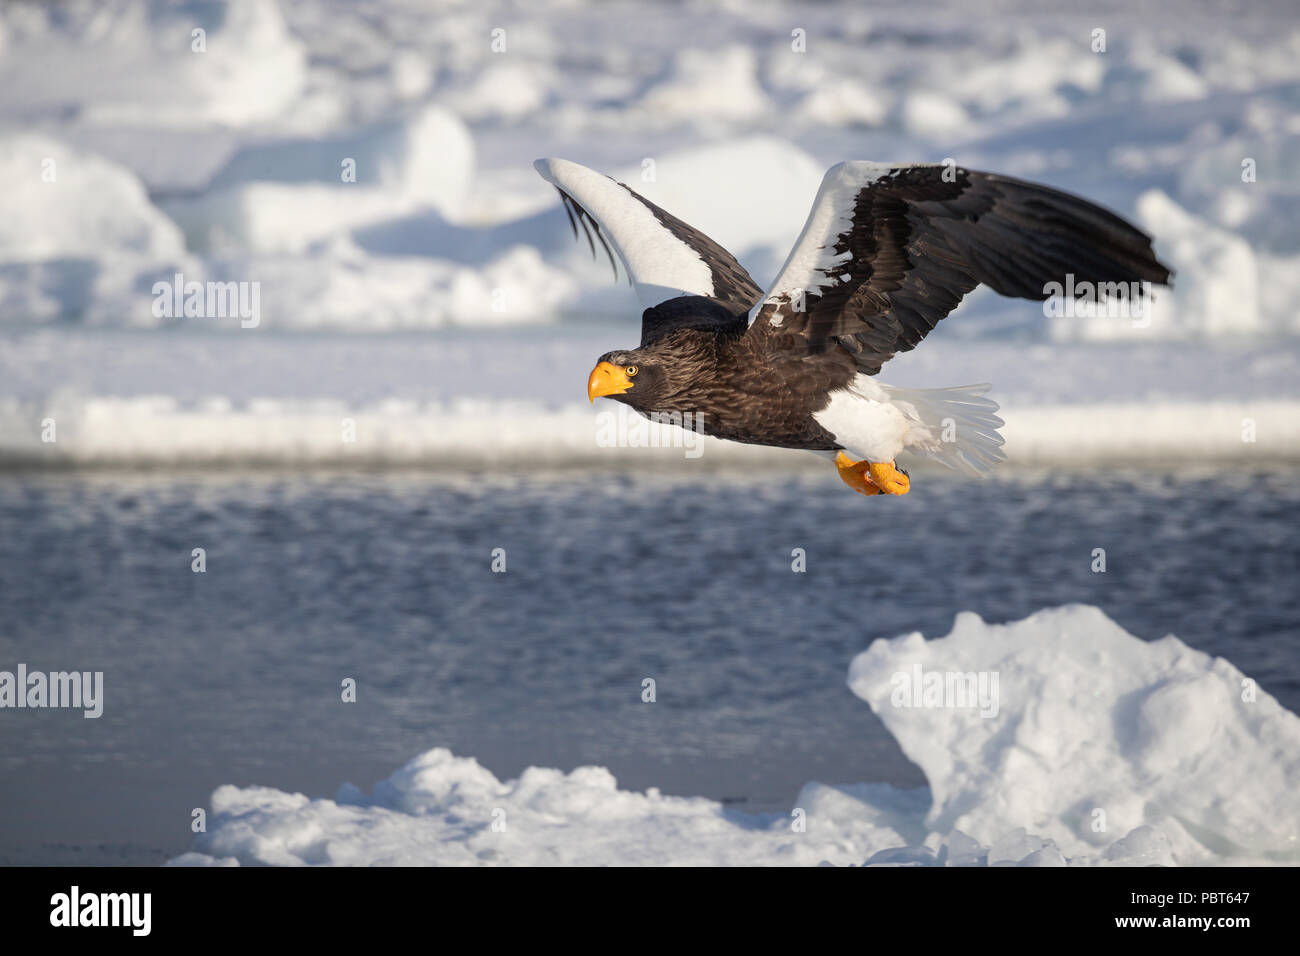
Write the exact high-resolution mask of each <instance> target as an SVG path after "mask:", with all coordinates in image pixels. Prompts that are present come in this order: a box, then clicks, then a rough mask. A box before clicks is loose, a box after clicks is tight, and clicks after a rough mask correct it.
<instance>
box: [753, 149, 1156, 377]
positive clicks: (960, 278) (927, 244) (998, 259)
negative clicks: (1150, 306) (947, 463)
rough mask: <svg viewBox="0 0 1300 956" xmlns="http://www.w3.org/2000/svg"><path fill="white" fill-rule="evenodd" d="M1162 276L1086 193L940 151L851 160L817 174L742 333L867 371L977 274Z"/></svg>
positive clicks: (1016, 282) (1131, 232)
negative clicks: (848, 360)
mask: <svg viewBox="0 0 1300 956" xmlns="http://www.w3.org/2000/svg"><path fill="white" fill-rule="evenodd" d="M1068 275H1071V276H1073V278H1074V284H1075V286H1077V285H1078V284H1079V283H1082V282H1093V283H1097V282H1153V283H1165V284H1167V283H1168V281H1169V276H1170V272H1169V270H1168V269H1167V268H1165V267H1164V266H1163V265H1161V264H1160V263H1159V262H1157V261H1156V258H1155V256H1154V254H1153V253H1152V251H1151V239H1150V237H1149V236H1147V235H1145V234H1144V233H1142V232H1140V231H1139V230H1138V229H1136V228H1134V227H1133V226H1131V225H1130V224H1129V223H1127V222H1125V221H1124V220H1123V219H1121V218H1119V217H1118V216H1116V215H1114V214H1112V213H1109V212H1107V211H1106V210H1104V209H1102V208H1100V207H1099V206H1095V205H1093V204H1092V203H1090V202H1087V201H1086V200H1083V199H1079V198H1078V197H1076V196H1071V195H1069V194H1067V193H1063V192H1060V191H1058V190H1055V189H1049V188H1048V187H1046V186H1039V185H1036V184H1034V183H1027V182H1024V181H1022V180H1018V179H1012V178H1010V177H1007V176H998V175H995V174H992V173H981V172H976V171H974V170H968V169H962V168H960V167H954V166H948V165H943V164H928V163H927V164H919V163H918V164H913V165H907V164H888V163H866V162H850V163H840V164H839V165H838V166H833V167H831V169H830V170H828V171H827V173H826V176H825V178H824V179H823V180H822V185H821V189H820V190H819V191H818V193H817V198H816V200H815V201H814V202H813V208H812V212H811V213H810V214H809V216H808V222H807V223H806V224H805V225H804V229H803V233H802V234H801V235H800V236H799V240H798V242H796V243H795V246H794V249H793V250H792V251H791V253H790V257H789V258H788V259H787V260H786V263H785V266H784V267H783V268H782V269H781V274H780V275H779V276H778V277H777V280H776V282H775V283H774V284H773V285H772V288H771V290H770V291H769V292H768V294H767V296H766V297H765V298H764V300H763V303H762V304H761V305H760V306H759V307H758V308H757V309H756V310H755V313H754V316H753V321H752V323H751V326H750V330H749V333H748V334H750V335H769V336H771V341H770V343H769V345H770V347H771V348H773V349H778V350H783V351H789V352H791V353H792V354H795V355H798V354H803V355H815V354H819V353H822V352H826V351H829V350H830V349H833V348H835V347H836V346H839V347H842V348H844V349H846V350H847V351H848V352H850V353H851V354H852V355H853V356H854V359H855V360H856V362H857V367H858V370H859V371H861V372H864V373H866V374H867V375H874V374H876V373H877V372H879V371H880V367H881V366H882V365H883V364H884V363H885V362H887V361H889V359H890V358H892V357H893V356H894V354H895V353H897V352H905V351H907V350H908V349H912V348H915V347H916V345H917V343H919V342H920V341H921V340H922V339H923V338H925V336H926V334H927V333H929V331H930V330H931V329H933V328H934V327H935V325H937V324H938V322H939V320H940V319H942V318H943V317H944V316H945V315H947V314H948V313H949V312H951V311H952V310H953V309H955V308H956V307H957V305H958V303H959V302H961V300H962V297H963V296H964V295H966V293H968V292H970V291H971V290H972V289H974V288H975V287H976V286H977V285H979V284H980V283H981V282H982V283H984V284H985V285H988V286H990V287H991V288H992V289H994V290H995V291H997V292H999V293H1001V294H1002V295H1007V296H1015V297H1017V298H1023V299H1036V300H1039V301H1042V300H1044V299H1047V298H1049V296H1050V294H1052V293H1051V292H1049V284H1050V283H1054V282H1057V283H1061V285H1062V287H1065V286H1066V282H1067V279H1066V277H1067V276H1068Z"/></svg>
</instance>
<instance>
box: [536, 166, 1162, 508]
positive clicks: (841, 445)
mask: <svg viewBox="0 0 1300 956" xmlns="http://www.w3.org/2000/svg"><path fill="white" fill-rule="evenodd" d="M534 166H535V168H536V169H537V171H538V172H539V173H541V174H542V177H543V178H544V179H546V180H547V181H548V182H550V183H551V184H552V185H554V186H555V188H556V189H557V190H559V193H560V199H561V201H562V203H563V204H564V207H565V211H566V212H567V213H568V215H569V224H570V225H571V226H572V227H573V232H574V236H575V238H576V237H577V234H578V228H579V226H581V227H582V229H583V231H584V233H585V234H586V238H587V242H588V244H589V245H590V246H591V250H592V254H593V255H594V254H595V252H596V242H597V241H599V243H600V244H601V247H602V248H603V249H604V251H605V253H606V254H607V255H608V256H609V260H610V264H611V266H612V267H613V269H614V274H615V278H617V276H618V265H617V263H616V262H615V256H617V257H618V259H619V260H621V261H622V263H623V267H624V269H625V270H626V272H627V275H628V278H629V280H630V281H631V283H632V285H633V286H634V287H635V289H636V292H637V296H638V298H639V299H640V300H641V304H642V306H643V307H644V308H645V311H644V312H643V313H642V316H641V343H640V345H638V346H637V347H636V348H633V349H618V350H615V351H612V352H607V353H606V354H605V355H602V356H601V357H600V360H599V361H598V362H597V364H596V367H595V369H593V370H592V373H591V376H590V378H589V379H588V382H587V395H588V397H589V398H590V399H591V401H593V402H594V401H595V400H596V399H597V398H599V397H602V396H604V397H608V398H611V399H614V400H615V401H619V402H623V403H625V404H627V405H630V406H631V407H632V408H634V409H636V410H637V411H638V412H640V413H641V414H643V415H645V416H647V417H650V418H652V419H655V420H660V421H670V422H681V421H687V422H691V423H693V424H694V426H695V427H696V429H697V430H698V431H702V432H704V433H706V434H709V435H714V436H716V437H718V438H724V439H729V440H731V441H737V442H745V443H748V444H755V445H771V446H775V447H778V448H799V449H804V450H806V451H811V452H814V453H816V454H819V455H822V456H823V457H825V458H827V459H828V460H830V461H833V462H834V463H835V466H836V468H837V469H838V471H839V474H840V477H841V478H842V479H843V480H844V482H845V483H846V484H847V485H849V487H851V488H853V489H854V490H855V491H858V492H860V493H862V494H864V495H880V494H886V495H902V494H906V493H907V492H908V491H909V489H910V487H911V480H910V479H909V477H908V475H907V473H906V472H905V471H902V470H900V469H899V468H898V467H897V464H896V459H897V457H898V455H899V453H900V452H903V451H904V450H906V451H908V452H911V453H916V454H920V455H922V456H925V457H929V458H933V459H936V460H938V461H940V462H942V463H943V464H945V465H948V466H949V467H951V468H954V469H957V470H959V471H963V472H966V473H969V474H974V475H982V474H984V473H986V472H987V471H988V470H989V469H991V468H992V467H993V466H994V465H996V464H997V463H998V462H999V461H1001V460H1003V458H1004V457H1005V456H1004V455H1003V453H1002V451H1001V445H1002V437H1001V436H1000V435H999V434H998V428H999V427H1000V426H1001V425H1002V424H1003V422H1002V419H1000V418H998V417H997V414H996V412H997V407H998V406H997V404H996V403H994V402H993V401H992V400H990V399H989V398H987V397H985V393H986V392H987V391H988V388H989V386H987V385H973V386H964V387H958V388H940V389H902V388H894V387H891V386H889V385H885V384H884V383H882V382H880V381H879V380H877V379H876V378H875V375H876V373H877V372H879V371H880V368H881V366H883V365H884V364H885V363H886V362H887V361H889V359H890V358H892V357H893V356H894V355H895V353H897V352H905V351H908V350H909V349H913V348H915V347H916V345H917V344H918V343H919V342H920V341H921V340H922V339H923V338H925V336H926V334H927V333H928V332H929V331H930V330H931V329H933V328H934V327H935V325H936V324H937V323H938V322H939V320H940V319H942V318H943V317H944V316H945V315H947V314H948V313H949V312H951V311H952V310H953V309H955V308H956V307H957V305H958V303H959V302H961V300H962V297H963V296H965V295H966V293H968V292H970V291H971V290H972V289H974V288H975V287H976V286H977V285H979V284H980V283H984V284H985V285H987V286H989V287H991V288H992V289H994V290H995V291H996V292H998V293H1000V294H1002V295H1006V296H1014V297H1017V298H1023V299H1034V300H1038V301H1043V300H1045V299H1047V298H1049V296H1050V295H1053V294H1057V295H1059V294H1060V292H1059V291H1057V292H1052V291H1051V290H1052V288H1053V285H1054V284H1055V285H1056V288H1057V289H1058V290H1059V289H1061V288H1065V287H1069V288H1085V287H1084V285H1083V284H1084V283H1092V284H1094V286H1093V287H1094V288H1095V287H1096V286H1095V284H1098V283H1133V284H1135V285H1133V286H1130V288H1137V287H1139V286H1138V285H1136V284H1141V286H1140V288H1143V289H1148V288H1149V284H1150V283H1160V284H1168V282H1169V277H1170V272H1169V270H1168V269H1167V268H1165V267H1164V266H1163V265H1161V264H1160V263H1159V262H1158V261H1157V260H1156V258H1155V256H1154V254H1153V253H1152V251H1151V238H1150V237H1149V236H1147V235H1145V234H1144V233H1142V232H1141V231H1139V230H1138V229H1136V228H1135V227H1134V226H1132V225H1130V224H1129V223H1127V222H1125V221H1124V220H1123V219H1121V218H1119V217H1118V216H1116V215H1114V214H1112V213H1110V212H1107V211H1106V210H1104V209H1102V208H1100V207H1098V206H1096V205H1094V204H1092V203H1090V202H1087V201H1086V200H1083V199H1080V198H1078V197H1076V196H1071V195H1069V194H1067V193H1063V192H1060V191H1058V190H1055V189H1051V188H1048V187H1046V186H1040V185H1037V184H1035V183H1029V182H1024V181H1022V180H1018V179H1012V178H1011V177H1009V176H999V175H997V174H995V173H982V172H977V171H975V170H968V169H962V168H960V167H954V166H952V165H948V164H938V163H933V164H931V163H904V164H892V163H870V162H846V163H840V164H839V165H837V166H832V167H831V168H830V170H828V171H827V173H826V176H825V178H824V179H823V180H822V184H821V188H820V189H819V190H818V192H817V198H816V199H815V200H814V201H813V207H812V211H811V212H810V213H809V214H808V221H807V222H806V223H805V224H804V228H803V232H802V233H801V234H800V236H799V239H798V241H797V242H796V243H795V245H794V249H793V250H791V252H790V255H789V257H788V258H787V259H786V262H785V265H784V266H783V267H782V268H781V271H780V274H779V275H778V276H777V277H776V281H775V282H774V283H773V284H772V286H771V288H770V289H769V290H768V292H767V294H766V295H764V293H763V291H762V290H761V289H760V288H759V287H758V285H757V284H756V283H755V282H754V280H753V279H752V278H750V276H749V273H747V272H746V271H745V270H744V269H743V268H742V267H741V265H740V263H738V262H737V261H736V259H735V257H734V256H732V255H731V254H730V253H729V252H727V250H726V249H723V248H722V247H721V246H719V245H718V244H717V243H716V242H714V241H713V240H712V239H710V238H709V237H708V236H706V235H704V233H702V232H700V231H699V230H698V229H695V228H693V227H691V226H688V225H687V224H686V223H684V222H682V221H681V220H680V219H678V218H676V217H675V216H673V215H671V214H670V213H667V212H665V211H664V210H663V209H660V208H659V207H658V206H656V205H655V204H654V203H652V202H650V201H648V200H647V199H645V198H644V197H642V196H640V195H638V194H637V193H636V192H634V191H633V190H631V189H629V188H628V187H627V186H625V185H623V184H622V183H619V182H616V181H615V180H613V179H611V178H609V177H608V176H604V175H602V174H600V173H597V172H596V171H594V170H591V169H587V168H586V167H585V166H580V165H578V164H577V163H573V162H569V161H568V160H564V159H539V160H538V161H537V162H536V163H535V164H534ZM593 236H594V239H593ZM1071 280H1072V281H1071ZM1067 282H1068V286H1067ZM1112 288H1113V287H1112Z"/></svg>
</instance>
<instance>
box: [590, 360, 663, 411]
mask: <svg viewBox="0 0 1300 956" xmlns="http://www.w3.org/2000/svg"><path fill="white" fill-rule="evenodd" d="M665 381H666V380H665V375H664V368H663V366H662V365H660V364H659V363H658V362H656V361H655V360H654V359H653V357H651V356H648V355H644V354H642V351H641V350H634V351H618V352H606V353H605V354H604V355H602V356H601V357H600V361H598V362H597V363H596V367H595V368H594V369H592V370H591V375H590V376H589V377H588V379H587V397H588V398H589V399H591V401H593V402H595V401H596V399H598V398H612V399H614V401H616V402H622V403H623V404H625V405H631V406H632V407H633V408H635V409H638V410H644V409H651V408H655V407H656V406H657V404H658V402H659V400H660V399H662V398H663V394H662V393H663V391H664V388H663V386H664V384H665Z"/></svg>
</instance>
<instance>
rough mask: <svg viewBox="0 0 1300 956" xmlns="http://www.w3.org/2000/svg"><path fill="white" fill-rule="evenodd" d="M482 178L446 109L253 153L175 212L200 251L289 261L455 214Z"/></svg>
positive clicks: (176, 205)
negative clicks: (423, 218)
mask: <svg viewBox="0 0 1300 956" xmlns="http://www.w3.org/2000/svg"><path fill="white" fill-rule="evenodd" d="M473 171H474V145H473V142H472V140H471V139H470V135H469V132H468V131H467V130H466V129H465V125H464V124H463V123H462V122H461V121H460V120H459V119H457V118H456V116H455V115H453V114H451V113H448V112H447V111H446V110H443V109H441V108H438V107H428V108H425V109H423V110H421V111H420V112H418V113H417V114H415V115H414V116H412V117H411V118H409V119H405V120H402V121H400V122H394V123H385V124H381V125H379V126H376V127H368V128H365V129H362V130H359V131H357V132H355V133H349V134H347V135H343V136H335V137H325V138H319V139H295V140H287V141H279V142H275V143H270V144H258V145H253V146H248V147H246V148H244V149H242V150H240V151H239V152H237V153H236V154H235V155H234V156H232V157H231V159H230V160H229V162H228V163H227V164H226V165H225V166H224V167H223V168H222V169H221V170H220V171H219V172H218V173H217V174H216V176H215V177H214V178H213V180H212V183H211V184H210V185H209V187H208V189H207V190H205V191H204V192H203V193H201V194H199V195H198V196H195V197H186V198H182V199H176V200H172V201H171V202H169V203H167V204H166V207H165V208H166V209H167V211H168V213H170V214H171V216H172V217H173V218H174V219H175V220H176V221H177V222H178V223H180V225H181V226H182V228H183V229H184V230H185V235H186V238H187V240H188V242H189V245H190V247H191V248H192V249H195V250H197V251H202V252H214V251H215V252H220V251H226V250H231V249H236V250H244V251H249V252H258V253H287V254H291V255H297V256H303V257H304V258H310V254H311V248H310V247H311V246H312V244H313V243H315V242H318V241H320V240H322V239H325V238H327V237H330V236H336V235H345V234H347V233H348V232H349V231H350V230H351V229H354V228H357V227H361V226H366V225H369V224H371V223H375V222H380V221H383V220H387V219H394V218H397V217H400V216H404V215H408V214H410V213H412V212H414V211H416V210H419V209H421V208H425V207H428V208H432V209H436V210H438V211H440V212H441V213H443V214H445V215H448V216H454V215H455V214H456V213H457V212H458V211H459V209H460V207H461V205H462V203H463V201H464V198H465V195H466V192H467V190H468V188H469V183H470V179H471V177H472V176H473Z"/></svg>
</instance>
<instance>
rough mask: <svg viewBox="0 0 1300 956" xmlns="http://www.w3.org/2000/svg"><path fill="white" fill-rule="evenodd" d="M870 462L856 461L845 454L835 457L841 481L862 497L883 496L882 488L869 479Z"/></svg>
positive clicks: (836, 468)
mask: <svg viewBox="0 0 1300 956" xmlns="http://www.w3.org/2000/svg"><path fill="white" fill-rule="evenodd" d="M870 466H871V462H869V461H854V460H853V459H852V458H850V457H849V456H848V455H846V454H844V452H840V453H839V454H838V455H836V456H835V470H836V471H838V472H839V473H840V480H841V481H843V482H844V483H845V484H846V485H848V486H849V487H850V488H852V489H853V490H854V491H856V492H857V493H858V494H860V495H883V494H884V492H883V491H881V490H880V487H879V486H878V485H877V484H876V483H875V482H874V481H872V480H871V479H870V478H868V477H867V474H866V472H867V469H868V468H869V467H870Z"/></svg>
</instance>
